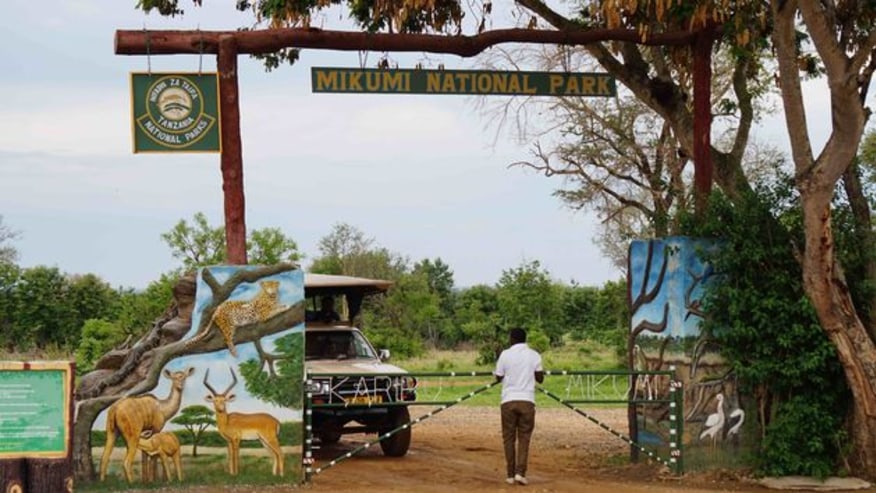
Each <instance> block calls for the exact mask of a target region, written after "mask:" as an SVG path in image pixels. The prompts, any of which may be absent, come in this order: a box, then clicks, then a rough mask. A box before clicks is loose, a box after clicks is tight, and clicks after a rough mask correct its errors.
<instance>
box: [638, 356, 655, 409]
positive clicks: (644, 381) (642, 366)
mask: <svg viewBox="0 0 876 493" xmlns="http://www.w3.org/2000/svg"><path fill="white" fill-rule="evenodd" d="M633 359H634V361H635V370H636V371H648V370H649V368H648V360H646V359H645V353H644V352H643V351H642V348H641V347H640V346H639V345H638V344H635V345H633ZM652 378H653V375H639V376H637V377H636V389H637V392H636V393H637V394H638V390H642V391H643V392H644V393H645V399H647V400H649V401H650V400H652V399H654V388H653V385H652V381H651V380H652Z"/></svg>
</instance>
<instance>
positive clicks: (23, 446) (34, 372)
mask: <svg viewBox="0 0 876 493" xmlns="http://www.w3.org/2000/svg"><path fill="white" fill-rule="evenodd" d="M71 374H72V371H71V365H70V363H67V362H64V363H57V364H53V363H9V362H0V459H10V458H31V457H39V458H64V457H67V454H68V444H69V436H70V422H71V420H70V397H71Z"/></svg>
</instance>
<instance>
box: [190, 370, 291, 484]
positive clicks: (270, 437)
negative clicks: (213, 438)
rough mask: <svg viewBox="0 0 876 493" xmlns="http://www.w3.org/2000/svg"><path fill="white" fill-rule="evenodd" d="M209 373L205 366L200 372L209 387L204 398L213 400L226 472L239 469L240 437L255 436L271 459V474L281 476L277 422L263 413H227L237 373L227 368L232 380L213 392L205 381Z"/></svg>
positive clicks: (281, 452)
mask: <svg viewBox="0 0 876 493" xmlns="http://www.w3.org/2000/svg"><path fill="white" fill-rule="evenodd" d="M209 375H210V370H207V372H206V373H205V374H204V386H205V387H207V390H209V391H210V395H208V396H206V397H205V398H206V399H207V401H208V402H211V403H213V409H214V410H215V411H216V428H218V429H219V435H221V436H222V438H224V439H225V441H226V442H228V472H229V473H230V474H231V475H232V476H236V475H237V474H238V473H239V472H240V441H241V440H256V439H258V440H259V441H261V442H262V445H263V446H264V447H265V448H266V449H268V451H269V452H270V453H271V456H272V457H273V459H274V467H273V474H274V475H275V476H282V475H283V450H282V449H281V448H280V440H279V438H278V435H279V433H280V422H279V421H277V418H275V417H273V416H271V415H270V414H266V413H252V414H249V413H247V414H244V413H229V412H228V407H227V405H228V403H229V402H233V401H234V398H235V395H234V394H229V392H231V389H232V388H234V386H235V385H236V384H237V375H235V374H234V370H233V369H231V378H232V379H233V381H232V382H231V385H229V386H228V388H227V389H225V392H216V389H214V388H213V387H212V386H210V384H209V383H208V382H207V377H208V376H209Z"/></svg>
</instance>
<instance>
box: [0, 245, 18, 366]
mask: <svg viewBox="0 0 876 493" xmlns="http://www.w3.org/2000/svg"><path fill="white" fill-rule="evenodd" d="M20 275H21V269H19V268H18V266H17V265H15V264H11V263H3V262H0V345H2V346H3V347H5V348H6V350H7V351H9V352H12V351H14V350H15V347H16V346H17V344H18V342H20V341H18V340H17V339H16V335H17V334H16V333H15V331H16V320H17V318H16V314H15V311H16V300H15V286H16V284H17V283H18V279H19V276H20Z"/></svg>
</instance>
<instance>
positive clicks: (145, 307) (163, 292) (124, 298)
mask: <svg viewBox="0 0 876 493" xmlns="http://www.w3.org/2000/svg"><path fill="white" fill-rule="evenodd" d="M178 280H179V276H178V275H177V274H174V273H165V274H162V275H161V276H160V277H159V278H158V279H157V280H155V281H152V282H151V283H149V285H148V286H146V289H145V290H143V291H135V290H133V289H119V291H118V297H119V300H118V303H117V308H116V317H115V322H116V323H117V324H118V326H119V327H120V328H121V329H122V330H123V331H124V333H125V334H126V335H136V334H139V333H141V332H142V329H143V328H144V327H150V326H151V325H152V323H153V322H154V321H155V320H156V319H158V318H159V317H160V316H161V315H162V314H163V313H164V311H165V310H167V307H168V306H170V303H171V301H172V300H173V287H174V285H175V284H176V283H177V281H178Z"/></svg>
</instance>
